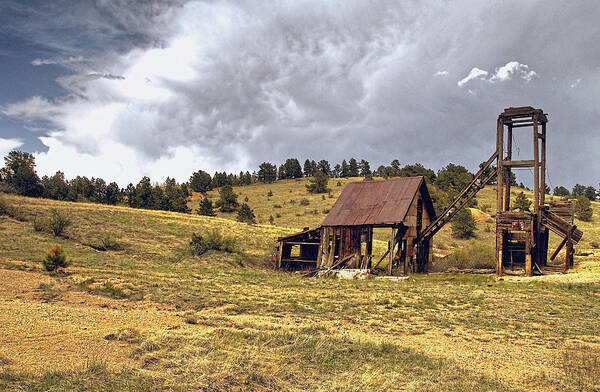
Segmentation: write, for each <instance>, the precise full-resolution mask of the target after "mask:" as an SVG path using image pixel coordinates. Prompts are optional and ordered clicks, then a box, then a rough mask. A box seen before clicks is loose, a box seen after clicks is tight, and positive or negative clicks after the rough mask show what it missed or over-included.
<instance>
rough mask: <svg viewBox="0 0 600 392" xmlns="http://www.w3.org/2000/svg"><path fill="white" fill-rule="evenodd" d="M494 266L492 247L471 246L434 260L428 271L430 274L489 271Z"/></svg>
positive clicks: (494, 259) (493, 250) (483, 245)
mask: <svg viewBox="0 0 600 392" xmlns="http://www.w3.org/2000/svg"><path fill="white" fill-rule="evenodd" d="M440 249H442V247H440ZM495 266H496V258H495V249H494V247H493V246H490V245H486V244H473V245H471V246H468V247H465V248H460V249H457V250H456V251H454V252H452V253H451V254H449V255H448V256H447V257H445V258H435V259H434V262H433V263H432V265H431V266H430V270H431V271H432V272H440V271H449V270H464V269H489V268H495Z"/></svg>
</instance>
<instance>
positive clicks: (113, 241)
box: [94, 233, 121, 251]
mask: <svg viewBox="0 0 600 392" xmlns="http://www.w3.org/2000/svg"><path fill="white" fill-rule="evenodd" d="M120 248H121V247H120V246H119V241H118V240H117V238H116V237H115V236H114V235H113V234H110V233H106V234H103V235H102V236H101V237H100V239H99V240H98V243H97V244H96V245H95V246H94V249H97V250H101V251H106V250H119V249H120Z"/></svg>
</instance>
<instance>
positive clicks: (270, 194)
mask: <svg viewBox="0 0 600 392" xmlns="http://www.w3.org/2000/svg"><path fill="white" fill-rule="evenodd" d="M271 196H273V191H272V190H270V189H269V192H267V197H271Z"/></svg>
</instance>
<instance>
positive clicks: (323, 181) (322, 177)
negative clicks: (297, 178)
mask: <svg viewBox="0 0 600 392" xmlns="http://www.w3.org/2000/svg"><path fill="white" fill-rule="evenodd" d="M328 183H329V177H328V176H327V174H325V173H323V172H322V171H320V170H318V171H317V172H316V173H315V175H314V176H313V177H312V178H310V179H309V180H308V184H307V185H306V189H307V190H308V192H310V193H327V192H329V188H328V187H327V184H328Z"/></svg>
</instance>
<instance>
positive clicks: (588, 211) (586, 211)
mask: <svg viewBox="0 0 600 392" xmlns="http://www.w3.org/2000/svg"><path fill="white" fill-rule="evenodd" d="M593 215H594V210H592V202H590V199H588V198H587V197H585V196H578V197H577V203H576V204H575V217H576V218H577V219H581V220H582V221H585V222H589V221H591V220H592V216H593Z"/></svg>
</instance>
